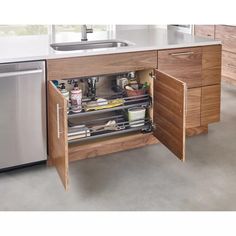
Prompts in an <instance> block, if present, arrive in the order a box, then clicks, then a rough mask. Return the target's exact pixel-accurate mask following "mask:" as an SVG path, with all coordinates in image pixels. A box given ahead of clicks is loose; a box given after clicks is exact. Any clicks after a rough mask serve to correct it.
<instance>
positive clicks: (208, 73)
mask: <svg viewBox="0 0 236 236" xmlns="http://www.w3.org/2000/svg"><path fill="white" fill-rule="evenodd" d="M221 52H222V47H221V45H214V46H205V47H202V86H206V85H214V84H220V81H221V54H222V53H221Z"/></svg>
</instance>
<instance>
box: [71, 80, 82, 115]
mask: <svg viewBox="0 0 236 236" xmlns="http://www.w3.org/2000/svg"><path fill="white" fill-rule="evenodd" d="M71 110H72V112H73V113H78V112H81V111H82V90H81V89H80V88H79V85H78V82H77V81H75V83H74V88H73V89H72V90H71Z"/></svg>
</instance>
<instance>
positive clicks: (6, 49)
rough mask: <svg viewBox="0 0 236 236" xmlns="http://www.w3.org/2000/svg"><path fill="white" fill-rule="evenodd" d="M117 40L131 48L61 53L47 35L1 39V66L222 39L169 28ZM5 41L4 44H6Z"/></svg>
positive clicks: (137, 32) (129, 33) (122, 33)
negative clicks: (196, 35) (3, 64)
mask: <svg viewBox="0 0 236 236" xmlns="http://www.w3.org/2000/svg"><path fill="white" fill-rule="evenodd" d="M115 39H116V40H121V41H125V42H129V43H130V44H132V45H130V46H127V47H120V48H107V49H90V50H80V51H69V52H58V51H55V50H53V49H52V48H51V47H50V40H49V37H48V36H32V37H11V38H10V37H7V38H4V37H3V38H2V39H1V38H0V63H10V62H20V61H35V60H46V59H59V58H70V57H84V56H95V55H105V54H116V53H128V52H138V51H151V50H164V49H173V48H186V47H198V46H207V45H217V44H221V41H219V40H212V39H206V38H199V37H195V36H193V35H191V34H184V33H179V32H174V31H170V30H166V29H158V28H154V29H133V30H118V31H117V32H116V38H115ZM4 40H5V41H4Z"/></svg>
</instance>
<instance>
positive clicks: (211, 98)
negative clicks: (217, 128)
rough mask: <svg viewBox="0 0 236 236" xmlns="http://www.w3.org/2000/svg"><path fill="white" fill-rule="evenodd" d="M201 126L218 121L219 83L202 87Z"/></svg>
mask: <svg viewBox="0 0 236 236" xmlns="http://www.w3.org/2000/svg"><path fill="white" fill-rule="evenodd" d="M201 100H202V102H201V126H203V125H207V124H209V123H213V122H218V121H220V85H211V86H205V87H202V99H201Z"/></svg>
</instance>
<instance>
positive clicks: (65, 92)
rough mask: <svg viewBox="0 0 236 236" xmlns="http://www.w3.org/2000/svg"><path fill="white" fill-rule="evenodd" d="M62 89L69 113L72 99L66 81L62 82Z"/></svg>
mask: <svg viewBox="0 0 236 236" xmlns="http://www.w3.org/2000/svg"><path fill="white" fill-rule="evenodd" d="M60 91H61V93H62V95H63V96H64V97H65V98H66V100H67V113H69V100H70V93H69V91H68V90H67V89H66V86H65V83H61V84H60Z"/></svg>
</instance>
